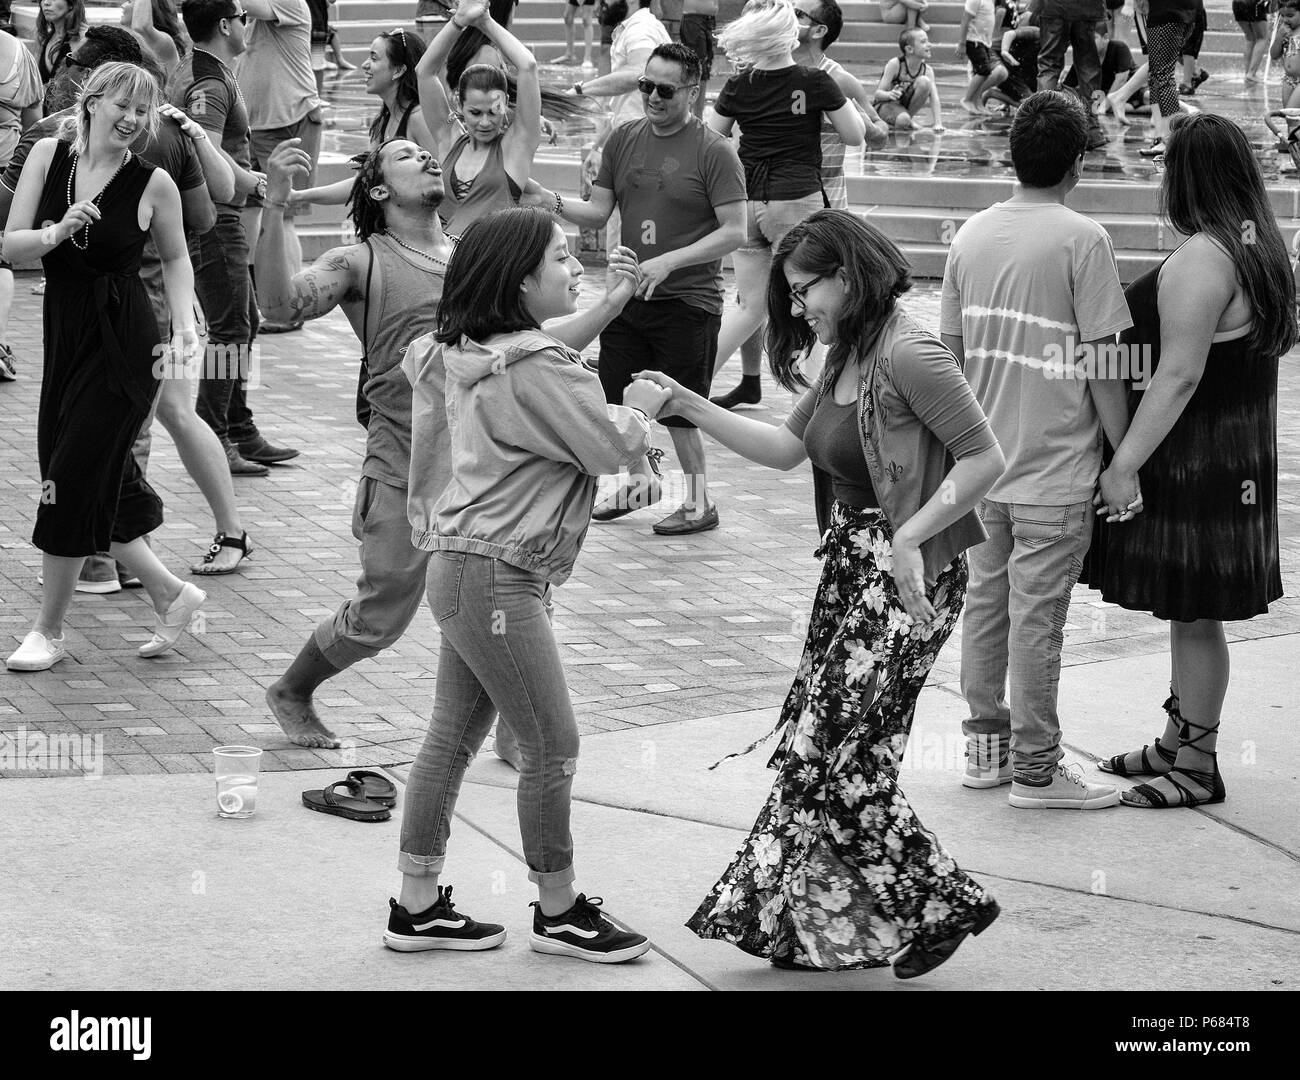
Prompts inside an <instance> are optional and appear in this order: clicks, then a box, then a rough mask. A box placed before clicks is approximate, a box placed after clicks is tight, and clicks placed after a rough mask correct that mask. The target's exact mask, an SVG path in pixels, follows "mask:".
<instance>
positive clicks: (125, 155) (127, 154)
mask: <svg viewBox="0 0 1300 1080" xmlns="http://www.w3.org/2000/svg"><path fill="white" fill-rule="evenodd" d="M130 160H131V151H130V150H124V151H123V152H122V161H121V163H120V164H119V165H118V167H117V168H116V169H114V170H113V175H112V176H110V177H109V178H108V180H107V181H106V182H105V184H104V186H103V187H102V188H100V189H99V191H98V192H96V194H95V197H94V198H93V199H91V200H90V203H91V205H92V206H96V207H98V206H99V200H100V199H102V198H103V197H104V192H106V191H107V190H108V189H109V187H111V186H112V183H113V181H114V180H116V179H117V174H118V173H120V172H121V171H122V170H123V169H125V168H126V163H127V162H128V161H130ZM76 181H77V152H76V151H75V150H73V151H72V168H70V169H69V170H68V207H69V208H71V207H72V192H73V188H74V186H75V184H76ZM77 232H79V233H81V234H82V237H83V239H82V241H81V243H77V233H73V234H72V235H71V236H70V237H69V238H68V239H70V240H71V241H72V246H73V247H75V248H77V249H79V250H81V251H85V250H86V249H87V248H88V247H90V222H89V221H88V222H86V224H85V225H83V226H82V227H81V228H80V229H78V230H77Z"/></svg>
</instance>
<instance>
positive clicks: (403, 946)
mask: <svg viewBox="0 0 1300 1080" xmlns="http://www.w3.org/2000/svg"><path fill="white" fill-rule="evenodd" d="M505 939H506V932H505V931H504V930H502V931H501V933H499V934H489V935H488V936H487V937H482V938H474V939H470V938H428V937H408V936H407V935H405V934H394V933H393V932H392V931H391V930H385V931H384V944H385V945H386V946H387V947H388V948H390V949H392V950H393V951H394V952H432V951H433V950H434V949H442V950H444V951H447V950H450V951H451V952H482V951H483V950H484V949H495V948H496V947H497V946H498V945H500V944H501V943H502V942H503V941H505Z"/></svg>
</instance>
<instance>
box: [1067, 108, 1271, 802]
mask: <svg viewBox="0 0 1300 1080" xmlns="http://www.w3.org/2000/svg"><path fill="white" fill-rule="evenodd" d="M1161 194H1162V200H1163V203H1164V212H1165V215H1166V216H1167V217H1168V219H1169V221H1170V223H1171V224H1172V225H1173V226H1174V228H1176V229H1178V230H1179V231H1180V232H1183V233H1186V234H1188V235H1189V236H1190V239H1189V240H1187V242H1186V243H1184V244H1183V245H1182V246H1181V247H1179V248H1178V250H1177V251H1175V252H1174V253H1173V254H1172V255H1170V256H1169V257H1168V258H1167V259H1166V260H1165V261H1164V262H1163V263H1161V265H1160V266H1159V267H1157V268H1156V269H1154V270H1152V271H1150V272H1149V273H1147V274H1145V275H1143V276H1142V277H1140V278H1138V280H1137V281H1135V282H1133V284H1132V285H1130V286H1129V287H1128V291H1127V294H1128V303H1129V310H1130V312H1131V313H1132V315H1133V327H1132V329H1130V330H1127V331H1125V332H1124V335H1123V339H1122V340H1123V343H1124V344H1126V345H1127V346H1129V348H1128V349H1127V350H1126V354H1127V357H1128V358H1129V363H1130V377H1131V378H1134V379H1136V380H1138V382H1137V386H1136V388H1135V389H1134V390H1133V392H1132V393H1131V394H1130V400H1129V408H1130V412H1131V414H1132V415H1133V422H1132V424H1131V425H1130V426H1129V429H1128V434H1127V435H1125V437H1124V440H1123V442H1122V443H1121V444H1120V445H1119V447H1118V448H1117V449H1116V451H1115V455H1114V458H1113V460H1112V461H1111V463H1110V467H1109V468H1107V469H1106V471H1105V472H1104V473H1102V476H1101V483H1100V492H1099V494H1098V497H1097V503H1098V506H1099V510H1098V512H1099V513H1101V514H1106V515H1109V517H1110V519H1111V520H1112V521H1114V520H1115V519H1116V518H1117V517H1118V515H1119V514H1120V512H1121V511H1122V510H1123V509H1124V508H1125V507H1138V506H1140V507H1141V508H1142V509H1141V512H1140V513H1138V514H1137V515H1136V516H1135V517H1133V518H1132V520H1128V521H1126V522H1124V523H1122V524H1115V525H1112V526H1110V527H1108V528H1107V529H1106V530H1105V531H1104V536H1103V538H1102V543H1101V546H1100V553H1101V554H1102V555H1103V556H1104V558H1103V559H1102V560H1101V564H1102V565H1101V568H1100V572H1099V573H1098V572H1096V571H1094V573H1093V574H1092V584H1093V585H1096V586H1099V587H1100V588H1101V590H1102V597H1103V598H1104V599H1105V600H1107V601H1110V602H1112V603H1116V604H1119V605H1120V606H1122V607H1126V608H1129V609H1131V610H1134V611H1149V612H1151V613H1152V614H1153V615H1155V616H1156V618H1158V619H1168V620H1169V632H1170V651H1171V653H1172V659H1173V663H1172V668H1173V672H1172V686H1171V697H1170V700H1169V701H1168V702H1167V703H1166V709H1167V711H1168V713H1169V718H1168V721H1167V723H1166V724H1165V730H1164V734H1163V736H1162V738H1163V741H1162V740H1161V739H1157V740H1156V743H1155V747H1154V750H1155V753H1154V754H1148V753H1147V750H1148V747H1145V746H1144V747H1143V748H1142V749H1141V750H1134V751H1132V752H1130V753H1127V754H1119V755H1117V756H1115V757H1113V758H1110V759H1109V760H1107V761H1103V762H1101V763H1099V767H1100V768H1101V769H1102V770H1103V771H1104V772H1109V773H1114V774H1117V775H1119V776H1157V777H1160V779H1157V780H1155V781H1153V782H1152V783H1149V784H1141V785H1139V786H1138V787H1136V788H1134V789H1133V790H1132V791H1126V792H1124V794H1123V800H1124V802H1125V804H1127V805H1128V806H1140V807H1152V808H1164V807H1171V806H1196V805H1198V804H1201V803H1216V802H1222V801H1223V799H1224V788H1223V780H1222V779H1221V778H1220V776H1219V766H1218V762H1217V760H1216V758H1215V746H1216V744H1217V741H1218V731H1219V713H1220V710H1221V708H1222V706H1223V699H1224V695H1225V694H1226V692H1227V689H1228V646H1227V642H1226V640H1225V637H1224V632H1223V623H1224V621H1225V620H1235V619H1249V618H1252V617H1254V616H1255V615H1260V614H1262V613H1264V612H1266V611H1267V610H1268V605H1269V604H1270V603H1272V602H1273V601H1274V600H1277V599H1278V598H1279V597H1280V596H1281V595H1282V579H1281V572H1280V567H1279V559H1278V532H1277V368H1278V357H1280V356H1281V355H1282V354H1283V353H1285V352H1286V351H1287V350H1288V349H1290V348H1291V347H1292V345H1294V344H1295V342H1296V316H1295V280H1294V278H1293V277H1292V275H1291V267H1290V263H1289V260H1288V257H1287V249H1286V245H1285V244H1284V243H1283V241H1282V235H1281V233H1280V232H1279V231H1278V227H1277V224H1276V222H1275V220H1274V215H1273V211H1272V210H1271V209H1270V207H1269V204H1268V197H1267V196H1266V194H1265V192H1264V183H1263V180H1262V178H1261V177H1260V173H1259V166H1258V165H1257V164H1256V161H1255V157H1254V155H1253V154H1252V153H1251V147H1250V143H1249V142H1248V141H1247V139H1246V137H1245V135H1243V134H1242V132H1241V130H1240V129H1239V128H1238V127H1237V126H1236V124H1234V123H1233V122H1232V121H1231V120H1229V119H1227V118H1226V117H1222V116H1213V115H1210V114H1208V113H1205V114H1201V115H1197V116H1191V117H1181V118H1179V119H1177V120H1175V123H1174V125H1173V128H1172V132H1171V134H1170V137H1169V145H1168V150H1167V152H1166V155H1165V175H1164V183H1163V188H1162V192H1161ZM1153 372H1154V374H1152V373H1153ZM1139 489H1140V490H1139Z"/></svg>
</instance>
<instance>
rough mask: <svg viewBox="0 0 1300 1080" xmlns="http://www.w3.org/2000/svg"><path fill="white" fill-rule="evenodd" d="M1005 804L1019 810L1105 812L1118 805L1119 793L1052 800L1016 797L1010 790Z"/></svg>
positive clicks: (1111, 792)
mask: <svg viewBox="0 0 1300 1080" xmlns="http://www.w3.org/2000/svg"><path fill="white" fill-rule="evenodd" d="M1020 790H1021V791H1033V790H1034V789H1033V788H1025V787H1021V788H1020ZM1007 802H1009V803H1010V804H1011V805H1012V806H1015V807H1018V808H1019V809H1021V810H1105V809H1106V808H1107V807H1109V806H1118V805H1119V792H1118V791H1115V790H1113V789H1112V790H1111V791H1109V792H1106V793H1105V794H1101V795H1092V796H1088V797H1086V798H1083V799H1069V798H1065V799H1054V798H1052V797H1051V796H1050V795H1049V796H1042V795H1038V796H1033V795H1017V794H1016V789H1015V788H1014V787H1013V788H1012V789H1011V794H1010V795H1008V796H1007Z"/></svg>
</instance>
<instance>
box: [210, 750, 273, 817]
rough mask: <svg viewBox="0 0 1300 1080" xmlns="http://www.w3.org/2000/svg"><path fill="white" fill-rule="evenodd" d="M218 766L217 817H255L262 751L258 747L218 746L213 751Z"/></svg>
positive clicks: (216, 770) (216, 767) (215, 769)
mask: <svg viewBox="0 0 1300 1080" xmlns="http://www.w3.org/2000/svg"><path fill="white" fill-rule="evenodd" d="M212 756H213V758H214V759H215V762H216V765H215V768H214V769H213V772H214V773H215V774H216V780H217V816H218V817H224V818H246V817H252V816H253V811H254V810H256V809H257V777H258V774H259V772H260V771H261V768H262V751H261V750H259V749H258V748H257V747H256V746H218V747H216V748H215V749H214V750H213V751H212Z"/></svg>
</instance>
